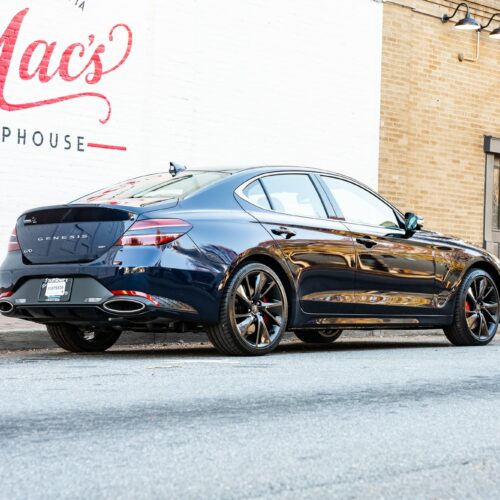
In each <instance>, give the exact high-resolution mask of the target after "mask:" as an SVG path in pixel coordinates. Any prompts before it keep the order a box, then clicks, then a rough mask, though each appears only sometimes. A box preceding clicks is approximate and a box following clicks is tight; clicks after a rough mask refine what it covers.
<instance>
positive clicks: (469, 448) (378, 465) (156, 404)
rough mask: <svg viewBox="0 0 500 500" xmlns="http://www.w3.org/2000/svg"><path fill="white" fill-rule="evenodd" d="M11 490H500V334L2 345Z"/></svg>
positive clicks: (235, 493) (342, 494) (47, 494)
mask: <svg viewBox="0 0 500 500" xmlns="http://www.w3.org/2000/svg"><path fill="white" fill-rule="evenodd" d="M0 404H1V409H0V497H1V498H5V499H9V500H12V499H23V500H24V499H29V498H40V499H42V498H43V499H47V498H50V499H57V498H72V499H73V498H85V499H92V498H113V499H115V498H133V499H141V498H168V499H174V498H175V499H182V498H203V499H210V498H228V499H229V498H272V499H285V498H286V499H288V498H293V499H296V498H311V499H313V498H314V499H318V498H363V499H364V498H382V497H383V498H398V499H399V498H412V499H415V498H492V499H493V498H499V497H500V458H499V457H500V341H496V342H495V344H493V345H490V346H488V347H486V348H454V347H450V346H449V345H448V344H447V342H446V341H445V340H443V339H441V338H437V337H416V338H415V339H409V338H403V339H400V340H391V341H390V340H387V339H374V338H370V339H368V340H366V341H363V340H360V339H355V340H343V341H341V342H338V343H337V344H335V345H333V346H328V347H319V348H316V347H306V346H304V345H303V344H298V343H292V344H287V345H285V346H283V347H282V348H281V349H280V350H279V351H278V352H277V353H276V354H274V355H271V356H267V357H264V358H225V357H221V356H218V355H217V354H216V353H215V351H213V350H212V349H211V348H209V347H208V346H195V347H191V348H187V347H184V348H179V347H170V348H158V347H156V348H154V349H142V348H137V347H134V348H130V347H129V348H123V347H122V348H120V349H117V350H112V351H109V352H108V353H105V354H98V355H83V356H82V355H72V354H68V353H64V352H62V351H59V350H53V351H39V352H36V351H32V352H15V353H4V354H2V355H0Z"/></svg>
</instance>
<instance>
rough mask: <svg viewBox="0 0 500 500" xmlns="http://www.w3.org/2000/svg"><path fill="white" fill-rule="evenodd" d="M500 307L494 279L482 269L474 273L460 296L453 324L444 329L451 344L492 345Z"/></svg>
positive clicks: (465, 281) (499, 315) (470, 273)
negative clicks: (490, 343)
mask: <svg viewBox="0 0 500 500" xmlns="http://www.w3.org/2000/svg"><path fill="white" fill-rule="evenodd" d="M499 303H500V300H499V294H498V288H497V286H496V284H495V281H494V280H493V278H492V277H491V276H490V275H489V274H488V273H487V272H485V271H483V270H481V269H473V270H472V271H470V272H469V273H468V274H467V275H466V276H465V278H464V279H463V281H462V285H461V286H460V289H459V290H458V292H457V299H456V304H455V316H454V318H453V324H452V325H451V326H449V327H446V328H445V329H444V332H445V334H446V336H447V337H448V339H449V340H450V342H451V343H453V344H455V345H459V346H470V345H486V344H488V343H489V342H491V341H492V340H493V338H494V337H495V334H496V332H497V328H498V321H499V319H500V314H499V313H500V305H499Z"/></svg>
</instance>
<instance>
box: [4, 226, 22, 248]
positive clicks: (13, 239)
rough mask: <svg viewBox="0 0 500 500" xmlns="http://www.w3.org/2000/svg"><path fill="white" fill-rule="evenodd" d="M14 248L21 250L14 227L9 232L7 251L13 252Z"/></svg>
mask: <svg viewBox="0 0 500 500" xmlns="http://www.w3.org/2000/svg"><path fill="white" fill-rule="evenodd" d="M15 250H21V247H20V246H19V242H18V241H17V233H16V228H14V229H13V230H12V233H11V234H10V239H9V245H8V247H7V251H8V252H14V251H15Z"/></svg>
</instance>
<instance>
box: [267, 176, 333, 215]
mask: <svg viewBox="0 0 500 500" xmlns="http://www.w3.org/2000/svg"><path fill="white" fill-rule="evenodd" d="M261 182H262V184H263V186H264V188H265V190H266V192H267V194H268V196H269V200H270V202H271V205H272V207H271V208H272V209H273V210H275V211H276V212H281V213H285V214H290V215H300V216H302V217H315V218H326V217H327V215H326V211H325V207H324V206H323V202H322V201H321V198H320V197H319V194H318V192H317V191H316V188H315V187H314V184H313V182H312V181H311V178H310V177H309V176H308V175H307V174H281V175H269V176H267V177H263V178H262V179H261Z"/></svg>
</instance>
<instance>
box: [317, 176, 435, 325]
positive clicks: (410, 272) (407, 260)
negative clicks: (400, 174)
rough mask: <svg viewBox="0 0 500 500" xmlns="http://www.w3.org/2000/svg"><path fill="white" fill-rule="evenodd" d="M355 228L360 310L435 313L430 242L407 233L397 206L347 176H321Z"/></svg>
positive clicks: (357, 309)
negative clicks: (394, 207) (396, 210)
mask: <svg viewBox="0 0 500 500" xmlns="http://www.w3.org/2000/svg"><path fill="white" fill-rule="evenodd" d="M322 180H323V182H324V184H325V188H326V189H327V191H328V192H329V193H330V194H331V195H332V198H333V203H335V204H336V205H338V208H337V210H338V211H339V212H341V213H342V215H343V217H344V219H345V224H346V226H347V227H348V228H349V229H350V231H351V232H352V237H353V239H354V245H355V249H356V281H355V299H354V300H355V303H356V306H355V313H356V314H359V315H365V316H373V317H376V316H379V315H388V316H401V315H406V316H418V315H421V314H432V313H435V312H436V311H435V305H434V304H435V302H434V297H435V293H436V289H435V264H434V249H433V246H432V244H431V243H429V242H427V241H425V239H424V238H420V237H419V234H418V231H417V232H415V234H414V235H413V236H411V237H407V236H406V233H405V231H404V229H402V228H401V227H400V226H401V221H400V219H399V218H398V216H397V215H396V213H395V211H394V210H393V208H392V207H391V206H390V205H388V204H387V203H386V202H384V201H383V200H382V199H381V198H379V197H378V196H376V195H375V194H374V193H372V192H370V191H368V190H367V189H365V188H363V187H362V186H360V185H357V184H355V183H352V182H349V181H347V180H345V179H340V178H335V177H330V176H322Z"/></svg>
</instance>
